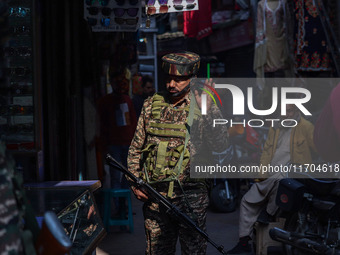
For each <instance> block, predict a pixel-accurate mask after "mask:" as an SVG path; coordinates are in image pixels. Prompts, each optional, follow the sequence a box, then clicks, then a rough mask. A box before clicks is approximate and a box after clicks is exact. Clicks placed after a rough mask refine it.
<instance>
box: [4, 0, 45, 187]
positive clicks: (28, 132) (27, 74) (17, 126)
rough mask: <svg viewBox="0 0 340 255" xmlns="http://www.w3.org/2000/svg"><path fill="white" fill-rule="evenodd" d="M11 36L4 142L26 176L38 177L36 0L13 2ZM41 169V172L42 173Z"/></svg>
mask: <svg viewBox="0 0 340 255" xmlns="http://www.w3.org/2000/svg"><path fill="white" fill-rule="evenodd" d="M8 5H9V9H8V11H9V17H8V21H9V26H10V30H11V31H12V34H11V37H10V39H9V40H8V41H7V42H6V44H5V46H4V51H3V54H4V63H3V67H2V69H3V71H4V73H5V76H6V79H5V80H4V83H2V84H1V88H2V91H3V92H4V93H2V95H1V102H0V106H1V111H0V130H1V132H0V133H1V138H0V139H1V141H3V142H5V143H6V147H7V149H8V150H10V151H11V152H12V155H13V156H14V159H15V161H16V164H17V166H16V167H17V169H18V170H21V169H22V170H23V175H24V179H25V180H27V181H29V180H38V179H40V178H39V176H40V175H42V168H43V164H42V162H43V160H42V150H41V149H42V139H41V128H40V127H41V111H40V112H39V111H38V107H37V106H38V105H39V102H38V100H39V99H38V96H37V95H38V93H39V87H40V86H37V84H36V74H35V71H36V70H35V66H36V62H35V55H36V52H35V48H36V47H34V39H33V37H34V35H33V30H34V26H35V23H34V19H33V17H34V5H33V1H31V0H25V1H10V2H9V4H8ZM39 170H40V173H39Z"/></svg>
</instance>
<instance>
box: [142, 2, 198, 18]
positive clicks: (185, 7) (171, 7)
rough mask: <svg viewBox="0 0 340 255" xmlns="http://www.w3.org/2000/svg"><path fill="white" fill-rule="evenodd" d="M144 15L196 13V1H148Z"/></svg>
mask: <svg viewBox="0 0 340 255" xmlns="http://www.w3.org/2000/svg"><path fill="white" fill-rule="evenodd" d="M146 7H147V8H146V14H147V15H154V14H159V13H169V12H183V11H197V10H198V0H148V1H147V4H146Z"/></svg>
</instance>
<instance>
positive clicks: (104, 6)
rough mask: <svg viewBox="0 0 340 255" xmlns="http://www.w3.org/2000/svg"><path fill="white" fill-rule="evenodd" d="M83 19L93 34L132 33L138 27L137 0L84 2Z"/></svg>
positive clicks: (139, 8)
mask: <svg viewBox="0 0 340 255" xmlns="http://www.w3.org/2000/svg"><path fill="white" fill-rule="evenodd" d="M84 19H85V20H86V21H87V22H88V24H89V26H91V28H92V31H93V32H115V31H120V32H134V31H136V30H137V29H138V28H139V26H140V21H141V2H140V1H139V0H84Z"/></svg>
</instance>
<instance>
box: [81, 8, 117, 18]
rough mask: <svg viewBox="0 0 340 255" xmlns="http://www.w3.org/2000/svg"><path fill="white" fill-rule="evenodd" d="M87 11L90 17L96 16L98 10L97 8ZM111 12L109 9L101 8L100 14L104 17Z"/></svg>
mask: <svg viewBox="0 0 340 255" xmlns="http://www.w3.org/2000/svg"><path fill="white" fill-rule="evenodd" d="M87 10H88V11H89V14H90V15H97V14H98V13H99V10H100V8H98V7H87ZM111 12H112V9H111V8H109V7H103V8H101V13H102V14H103V15H104V16H110V15H111Z"/></svg>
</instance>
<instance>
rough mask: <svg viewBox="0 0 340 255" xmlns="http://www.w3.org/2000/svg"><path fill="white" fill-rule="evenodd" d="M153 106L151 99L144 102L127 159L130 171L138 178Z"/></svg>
mask: <svg viewBox="0 0 340 255" xmlns="http://www.w3.org/2000/svg"><path fill="white" fill-rule="evenodd" d="M151 104H152V98H151V97H149V98H148V99H146V100H145V101H144V104H143V108H142V111H141V114H140V116H139V119H138V123H137V127H136V131H135V135H134V137H133V139H132V141H131V145H130V148H129V154H128V158H127V164H128V169H129V171H130V172H132V173H133V174H134V175H135V176H137V177H139V172H140V171H141V169H140V160H141V155H142V154H141V153H142V149H143V147H144V143H145V140H146V128H145V127H146V125H147V121H148V119H149V118H150V114H151Z"/></svg>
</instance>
